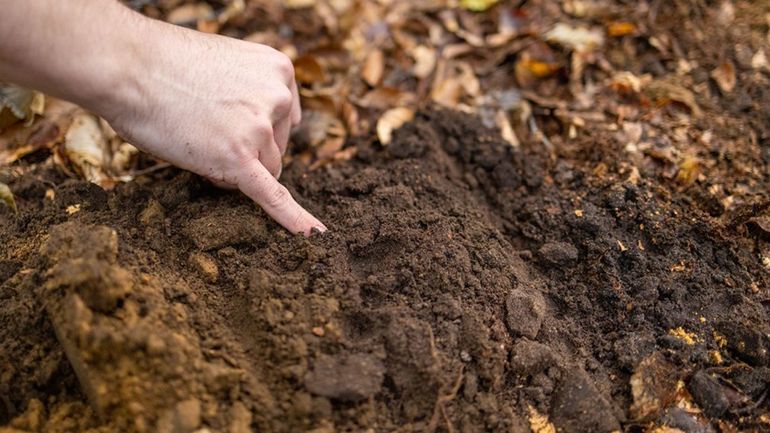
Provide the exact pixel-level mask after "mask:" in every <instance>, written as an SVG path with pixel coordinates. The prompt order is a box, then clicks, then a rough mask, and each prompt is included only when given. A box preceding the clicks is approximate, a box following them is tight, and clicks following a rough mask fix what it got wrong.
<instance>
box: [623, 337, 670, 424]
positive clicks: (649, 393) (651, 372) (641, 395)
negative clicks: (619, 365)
mask: <svg viewBox="0 0 770 433" xmlns="http://www.w3.org/2000/svg"><path fill="white" fill-rule="evenodd" d="M630 382H631V396H632V397H633V404H631V409H630V411H631V416H632V417H633V419H635V420H643V419H646V418H647V417H650V416H653V415H655V414H657V413H658V412H660V411H661V410H663V409H665V408H666V407H668V406H669V405H670V404H671V403H673V402H674V400H675V398H676V393H677V391H678V383H679V377H678V376H677V369H676V368H674V366H673V365H671V363H670V362H669V361H668V360H666V358H665V357H664V356H663V355H662V354H660V353H658V352H655V353H653V354H652V355H649V356H647V357H646V358H644V359H643V360H642V362H640V363H639V365H638V366H637V367H636V369H635V370H634V374H633V375H631V381H630Z"/></svg>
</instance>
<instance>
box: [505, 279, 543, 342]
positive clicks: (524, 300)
mask: <svg viewBox="0 0 770 433" xmlns="http://www.w3.org/2000/svg"><path fill="white" fill-rule="evenodd" d="M505 307H506V313H507V314H506V319H507V320H506V322H507V324H508V329H509V330H510V331H511V332H512V333H513V334H514V336H523V337H527V338H529V339H534V338H535V337H537V333H538V332H539V331H540V327H541V326H542V324H543V316H545V299H544V298H543V295H542V294H541V293H540V292H538V291H537V290H536V289H534V288H527V289H522V288H516V289H514V290H512V291H511V293H510V294H509V295H508V298H507V299H506V300H505Z"/></svg>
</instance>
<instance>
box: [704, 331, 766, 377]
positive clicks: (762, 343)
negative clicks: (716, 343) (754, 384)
mask: <svg viewBox="0 0 770 433" xmlns="http://www.w3.org/2000/svg"><path fill="white" fill-rule="evenodd" d="M717 329H718V330H719V331H720V332H721V333H722V334H724V336H725V338H726V339H727V348H728V349H730V350H731V351H732V352H733V353H735V355H736V356H737V357H738V358H740V359H742V360H744V361H746V362H747V363H748V364H750V365H754V366H757V367H760V366H764V365H767V363H768V353H767V350H768V339H767V337H766V336H765V335H763V334H762V333H761V332H759V331H758V330H756V329H751V328H749V327H747V326H744V325H742V324H740V323H735V322H727V321H725V322H720V323H718V324H717Z"/></svg>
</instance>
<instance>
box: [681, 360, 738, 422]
mask: <svg viewBox="0 0 770 433" xmlns="http://www.w3.org/2000/svg"><path fill="white" fill-rule="evenodd" d="M687 389H688V390H689V391H690V394H692V397H693V399H695V402H696V403H698V406H700V407H701V408H702V409H703V411H704V412H706V414H707V415H708V416H712V417H717V418H718V417H721V416H722V415H724V413H725V412H726V411H727V409H728V408H729V407H730V401H729V400H728V399H727V395H725V391H724V388H723V386H722V385H721V384H720V383H719V382H718V381H717V380H716V379H715V378H713V377H712V376H710V375H709V374H708V373H706V372H705V371H703V370H701V371H699V372H697V373H695V374H694V375H693V376H692V377H691V378H690V381H689V383H688V384H687Z"/></svg>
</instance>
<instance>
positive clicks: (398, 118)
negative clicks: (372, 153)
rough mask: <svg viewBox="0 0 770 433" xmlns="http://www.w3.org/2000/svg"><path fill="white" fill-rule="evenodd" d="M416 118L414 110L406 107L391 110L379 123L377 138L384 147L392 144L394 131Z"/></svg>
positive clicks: (384, 114)
mask: <svg viewBox="0 0 770 433" xmlns="http://www.w3.org/2000/svg"><path fill="white" fill-rule="evenodd" d="M413 118H414V110H412V109H411V108H406V107H396V108H391V109H390V110H388V111H386V112H385V113H383V114H382V116H380V119H379V120H378V121H377V138H379V139H380V143H382V144H383V145H387V144H390V141H391V140H392V138H393V131H394V130H396V129H398V128H400V127H401V126H403V125H404V124H405V123H406V122H409V121H410V120H412V119H413Z"/></svg>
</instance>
